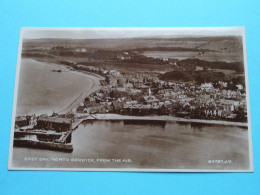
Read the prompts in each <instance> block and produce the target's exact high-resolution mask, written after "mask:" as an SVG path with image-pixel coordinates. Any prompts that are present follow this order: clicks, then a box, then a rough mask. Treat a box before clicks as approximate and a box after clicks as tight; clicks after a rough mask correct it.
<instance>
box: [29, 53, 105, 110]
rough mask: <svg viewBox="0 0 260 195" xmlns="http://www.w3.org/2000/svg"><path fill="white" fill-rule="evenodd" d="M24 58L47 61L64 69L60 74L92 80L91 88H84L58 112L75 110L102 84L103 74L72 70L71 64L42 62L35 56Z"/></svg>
mask: <svg viewBox="0 0 260 195" xmlns="http://www.w3.org/2000/svg"><path fill="white" fill-rule="evenodd" d="M24 59H28V60H32V61H35V62H40V63H46V64H48V65H50V66H53V67H56V68H57V67H59V68H61V69H62V71H64V72H61V73H59V74H62V73H72V74H74V75H77V76H79V77H85V78H88V79H89V80H90V82H91V87H90V89H87V90H84V91H83V92H81V93H79V94H77V96H76V98H74V99H73V100H72V101H70V102H69V104H67V105H66V106H65V107H63V108H61V109H59V110H58V111H57V113H59V114H64V113H66V112H68V111H69V110H73V109H75V108H76V107H77V106H79V105H80V103H81V102H82V101H83V100H84V99H85V98H86V97H87V96H89V95H90V94H92V93H94V92H95V91H98V90H99V89H100V88H101V84H100V80H101V79H102V77H101V76H99V75H95V74H93V73H88V72H82V71H78V70H71V69H70V67H69V66H67V65H62V64H55V63H51V62H42V61H38V60H36V59H33V58H24ZM51 111H52V110H51Z"/></svg>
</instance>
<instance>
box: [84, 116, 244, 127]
mask: <svg viewBox="0 0 260 195" xmlns="http://www.w3.org/2000/svg"><path fill="white" fill-rule="evenodd" d="M90 117H92V119H94V120H105V121H106V120H107V121H109V120H147V121H148V120H150V121H166V122H190V123H203V124H215V125H229V126H238V127H248V124H247V123H243V122H232V121H221V120H205V119H185V118H179V117H173V116H129V115H119V114H94V115H91V116H89V117H88V118H86V120H89V119H91V118H90Z"/></svg>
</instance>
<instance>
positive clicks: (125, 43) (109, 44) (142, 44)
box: [23, 36, 242, 50]
mask: <svg viewBox="0 0 260 195" xmlns="http://www.w3.org/2000/svg"><path fill="white" fill-rule="evenodd" d="M54 45H58V46H64V47H69V46H70V47H84V48H88V49H117V50H122V49H125V50H128V49H138V48H156V47H166V48H167V47H181V48H199V49H210V50H212V49H220V48H227V47H228V48H232V49H233V48H238V46H240V47H241V46H242V41H241V37H235V36H224V37H181V38H124V39H25V40H24V41H23V47H24V48H28V47H36V46H54Z"/></svg>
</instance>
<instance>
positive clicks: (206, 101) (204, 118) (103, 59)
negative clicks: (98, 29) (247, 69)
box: [14, 39, 247, 152]
mask: <svg viewBox="0 0 260 195" xmlns="http://www.w3.org/2000/svg"><path fill="white" fill-rule="evenodd" d="M235 41H236V39H235ZM222 42H223V43H225V42H226V40H224V41H222ZM206 43H207V44H209V43H210V42H206ZM27 47H28V48H27V49H26V50H24V52H23V53H22V57H23V58H32V59H35V60H36V61H37V60H38V61H41V60H42V59H44V60H45V61H48V62H49V63H54V64H55V66H57V68H58V67H66V71H65V70H61V69H53V70H52V71H51V72H52V74H65V73H66V72H73V73H80V74H83V75H85V76H88V75H91V76H92V77H94V78H96V79H97V80H98V84H96V85H95V88H93V89H94V90H93V91H91V93H87V91H82V93H81V95H80V96H79V97H80V98H77V99H76V100H74V101H73V102H72V103H70V106H68V107H67V108H65V109H63V110H61V111H56V112H54V111H53V113H52V114H51V115H47V114H46V113H41V114H40V115H37V116H36V115H35V114H32V115H26V116H17V117H16V120H15V131H14V146H19V147H33V148H34V147H36V148H43V149H50V150H60V151H65V152H72V151H73V145H72V144H71V139H72V138H71V136H72V131H73V130H75V129H77V127H78V126H79V125H80V124H81V123H82V122H84V121H92V120H125V121H130V120H132V121H136V122H138V121H142V122H145V121H150V122H151V123H156V122H157V123H160V124H161V123H162V121H163V122H165V121H186V122H193V123H194V122H195V123H208V124H228V125H238V126H243V127H244V126H247V103H246V85H245V77H244V69H243V63H241V62H226V61H224V58H223V61H218V60H216V61H215V60H213V61H210V60H205V58H206V59H211V58H208V57H204V56H205V55H209V54H210V53H212V52H215V54H214V55H219V56H220V59H221V57H223V56H225V55H229V53H230V52H231V49H229V48H226V47H220V48H219V49H218V50H214V51H213V50H210V49H203V48H201V49H198V48H197V47H196V48H175V47H159V48H157V47H156V48H155V50H160V51H156V52H155V55H154V53H153V51H152V52H151V51H150V50H152V49H151V48H139V49H129V50H123V49H122V50H118V49H116V50H93V49H87V48H85V47H75V46H59V45H52V46H38V45H37V46H33V47H32V46H30V47H29V46H27ZM31 48H33V49H31ZM165 50H166V51H168V50H172V51H171V52H172V53H176V54H179V55H182V56H185V57H179V58H178V56H177V55H176V56H175V57H165V56H162V57H158V56H156V55H158V54H160V52H161V53H163V52H165ZM175 50H177V52H176V51H175ZM179 50H180V51H179ZM186 50H187V51H186ZM147 52H148V54H147ZM149 52H150V53H149ZM178 52H179V53H178ZM53 55H54V56H56V57H55V58H54V57H53ZM150 55H152V56H150ZM210 55H211V54H210ZM64 56H66V57H64ZM82 59H84V61H83V60H82ZM84 94H87V95H86V96H84V97H83V99H82V95H84Z"/></svg>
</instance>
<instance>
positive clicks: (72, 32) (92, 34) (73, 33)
mask: <svg viewBox="0 0 260 195" xmlns="http://www.w3.org/2000/svg"><path fill="white" fill-rule="evenodd" d="M243 33H244V28H243V27H233V28H232V27H221V28H219V27H214V28H22V29H21V36H23V38H25V39H41V38H62V39H64V38H70V39H108V38H110V39H116V38H137V37H151V38H156V37H165V38H174V37H186V36H228V35H234V36H241V35H243Z"/></svg>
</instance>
